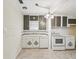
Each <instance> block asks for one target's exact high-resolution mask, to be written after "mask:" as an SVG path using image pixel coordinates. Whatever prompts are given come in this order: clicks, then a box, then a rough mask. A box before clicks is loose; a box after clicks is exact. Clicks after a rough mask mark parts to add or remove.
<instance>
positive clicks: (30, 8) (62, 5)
mask: <svg viewBox="0 0 79 59" xmlns="http://www.w3.org/2000/svg"><path fill="white" fill-rule="evenodd" d="M22 1H23V4H20V10H21V12H22V13H23V14H46V13H48V10H47V9H44V8H40V7H37V6H35V3H38V4H39V5H42V6H45V7H49V8H50V12H51V13H53V14H62V15H71V16H76V0H22ZM23 6H26V7H27V9H22V7H23Z"/></svg>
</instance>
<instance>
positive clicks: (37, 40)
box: [32, 37, 39, 48]
mask: <svg viewBox="0 0 79 59" xmlns="http://www.w3.org/2000/svg"><path fill="white" fill-rule="evenodd" d="M32 38H33V40H32V44H33V48H39V37H32Z"/></svg>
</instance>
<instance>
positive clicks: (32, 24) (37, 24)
mask: <svg viewBox="0 0 79 59" xmlns="http://www.w3.org/2000/svg"><path fill="white" fill-rule="evenodd" d="M23 27H24V30H46V19H45V18H44V16H43V15H39V16H38V15H37V16H33V15H24V26H23Z"/></svg>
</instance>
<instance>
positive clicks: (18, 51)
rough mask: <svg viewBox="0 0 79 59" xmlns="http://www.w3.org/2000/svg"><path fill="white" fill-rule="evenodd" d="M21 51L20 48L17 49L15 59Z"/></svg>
mask: <svg viewBox="0 0 79 59" xmlns="http://www.w3.org/2000/svg"><path fill="white" fill-rule="evenodd" d="M21 50H22V48H19V49H18V50H17V53H16V58H17V56H18V55H19V54H20V52H21Z"/></svg>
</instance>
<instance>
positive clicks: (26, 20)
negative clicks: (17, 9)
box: [23, 15, 29, 30]
mask: <svg viewBox="0 0 79 59" xmlns="http://www.w3.org/2000/svg"><path fill="white" fill-rule="evenodd" d="M23 29H24V30H29V15H24V26H23Z"/></svg>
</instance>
